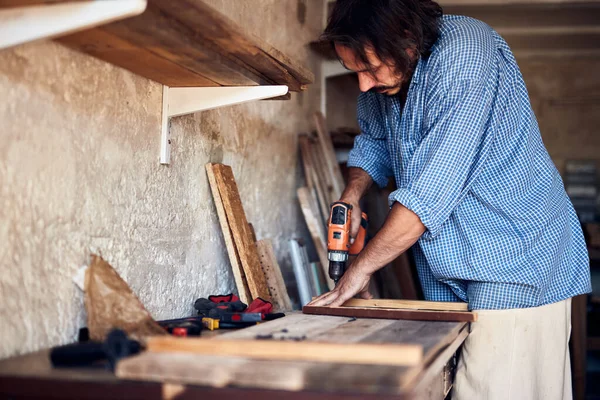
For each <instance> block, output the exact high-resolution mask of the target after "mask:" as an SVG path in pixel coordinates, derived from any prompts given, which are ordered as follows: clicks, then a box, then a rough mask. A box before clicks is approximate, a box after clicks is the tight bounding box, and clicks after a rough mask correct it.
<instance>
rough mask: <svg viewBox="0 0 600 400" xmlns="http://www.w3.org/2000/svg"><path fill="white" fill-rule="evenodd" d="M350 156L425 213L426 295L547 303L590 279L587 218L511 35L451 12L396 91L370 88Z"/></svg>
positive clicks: (422, 268)
mask: <svg viewBox="0 0 600 400" xmlns="http://www.w3.org/2000/svg"><path fill="white" fill-rule="evenodd" d="M358 122H359V125H360V127H361V135H359V136H358V137H357V139H356V141H355V145H354V148H353V150H352V151H351V153H350V159H349V162H348V165H349V166H351V167H358V168H362V169H363V170H365V171H366V172H367V173H369V175H370V176H371V177H372V178H373V180H374V181H375V182H376V183H377V184H379V185H380V186H385V185H387V181H388V177H391V176H393V177H394V178H395V180H396V185H397V187H398V189H397V190H396V191H394V192H392V194H391V195H390V197H389V202H390V205H392V204H393V203H394V202H398V203H401V204H403V205H404V206H405V207H407V208H408V209H410V210H412V211H413V212H414V213H415V214H417V215H418V216H419V218H420V219H421V221H422V223H423V225H425V228H426V231H425V234H424V235H423V236H422V237H421V238H420V239H419V241H418V244H417V245H416V246H414V255H415V260H416V264H417V270H418V273H419V278H420V280H421V284H422V286H423V291H424V293H425V297H426V298H427V299H428V300H436V301H465V302H468V304H469V308H470V309H507V308H525V307H537V306H541V305H545V304H550V303H554V302H557V301H560V300H564V299H567V298H569V297H572V296H575V295H578V294H582V293H588V292H590V291H591V284H590V270H589V258H588V254H587V250H586V246H585V242H584V239H583V234H582V230H581V225H580V224H579V221H578V219H577V216H576V214H575V211H574V209H573V206H572V204H571V202H570V200H569V198H568V196H567V194H566V192H565V189H564V185H563V182H562V179H561V177H560V175H559V173H558V171H557V169H556V167H555V166H554V164H553V162H552V160H551V159H550V156H549V155H548V152H547V150H546V148H545V147H544V144H543V143H542V138H541V135H540V131H539V127H538V124H537V121H536V119H535V115H534V113H533V111H532V109H531V105H530V102H529V97H528V94H527V89H526V88H525V84H524V82H523V78H522V76H521V73H520V71H519V68H518V66H517V63H516V61H515V59H514V57H513V55H512V53H511V51H510V49H509V47H508V45H507V44H506V42H505V41H504V40H503V39H502V38H501V37H500V36H499V35H498V34H497V33H496V32H495V31H493V30H492V29H491V28H490V27H489V26H487V25H486V24H484V23H483V22H480V21H477V20H475V19H472V18H468V17H461V16H444V17H443V20H442V23H441V32H440V37H439V39H438V41H437V42H436V44H435V45H434V46H433V48H432V53H431V55H430V56H429V58H427V59H421V60H420V61H419V62H418V64H417V66H416V69H415V71H414V75H413V77H412V81H411V83H410V87H409V91H408V96H407V99H406V103H405V105H404V109H402V105H401V103H400V100H399V98H398V97H397V96H391V97H390V96H386V95H382V94H378V93H371V92H367V93H363V94H361V95H360V97H359V100H358Z"/></svg>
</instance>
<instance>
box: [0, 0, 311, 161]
mask: <svg viewBox="0 0 600 400" xmlns="http://www.w3.org/2000/svg"><path fill="white" fill-rule="evenodd" d="M126 17H131V18H126ZM123 18H126V19H123ZM100 25H101V26H100ZM89 28H91V29H89ZM73 32H76V33H73ZM61 35H62V36H61ZM43 38H56V39H55V40H57V41H58V42H60V43H62V44H64V45H66V46H68V47H71V48H73V49H75V50H78V51H81V52H83V53H86V54H89V55H91V56H94V57H96V58H99V59H101V60H104V61H106V62H109V63H111V64H114V65H116V66H119V67H122V68H124V69H127V70H129V71H131V72H133V73H135V74H138V75H141V76H143V77H146V78H148V79H151V80H153V81H156V82H158V83H161V84H163V85H164V89H163V100H162V101H163V107H162V110H163V111H162V122H161V128H160V129H161V147H160V162H161V164H169V163H170V146H171V138H170V129H169V121H170V118H172V117H176V116H179V115H184V114H191V113H194V112H199V111H203V110H210V109H213V108H217V107H223V106H228V105H233V104H240V103H244V102H249V101H255V100H263V99H269V98H275V99H289V93H288V90H291V91H295V92H299V91H302V90H304V89H306V87H307V85H308V84H310V83H312V82H313V81H314V75H313V73H312V72H310V71H309V70H308V69H306V68H305V67H303V66H301V65H300V64H299V63H298V62H296V61H294V60H292V59H291V58H289V57H287V56H286V55H284V54H283V53H281V52H280V51H279V50H277V49H275V48H274V47H272V46H271V45H269V44H267V43H265V42H264V41H262V40H261V39H259V38H257V37H256V36H254V35H251V34H249V33H247V32H245V31H244V29H243V28H242V27H240V26H238V25H237V24H235V23H234V22H233V21H231V20H230V19H228V18H227V17H225V16H224V15H222V14H220V13H219V12H217V11H215V10H214V9H212V8H211V7H209V6H208V5H206V4H205V3H204V2H202V1H201V0H175V1H173V0H102V1H92V0H75V1H69V0H0V49H2V48H6V47H11V46H15V45H18V44H22V43H25V42H28V41H32V40H37V39H43Z"/></svg>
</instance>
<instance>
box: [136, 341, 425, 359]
mask: <svg viewBox="0 0 600 400" xmlns="http://www.w3.org/2000/svg"><path fill="white" fill-rule="evenodd" d="M146 351H148V352H150V353H173V352H175V353H180V352H183V353H195V354H202V355H211V356H215V355H218V356H234V357H247V358H255V359H263V360H294V361H312V362H324V363H349V364H365V365H396V366H414V365H418V364H419V363H420V362H421V361H422V360H423V348H422V347H421V346H419V345H414V344H367V343H352V344H337V343H321V342H296V341H293V342H289V341H285V340H214V339H202V338H198V339H197V338H184V339H181V338H176V337H164V338H159V337H157V338H149V339H148V340H147V342H146Z"/></svg>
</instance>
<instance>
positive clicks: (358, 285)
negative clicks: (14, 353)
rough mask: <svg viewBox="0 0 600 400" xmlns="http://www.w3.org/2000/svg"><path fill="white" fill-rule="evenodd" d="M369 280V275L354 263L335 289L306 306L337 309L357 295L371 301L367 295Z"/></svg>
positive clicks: (370, 297) (369, 295)
mask: <svg viewBox="0 0 600 400" xmlns="http://www.w3.org/2000/svg"><path fill="white" fill-rule="evenodd" d="M370 279H371V274H368V273H365V272H364V268H361V267H360V265H359V264H358V263H356V262H354V263H353V264H352V265H351V266H350V267H349V268H348V270H347V271H346V272H345V273H344V275H343V276H342V278H341V279H340V280H339V282H338V284H337V286H336V287H335V289H333V290H332V291H331V292H328V293H325V294H323V295H321V296H319V297H317V298H316V299H314V300H313V301H311V302H310V303H308V305H309V306H331V307H339V306H341V305H342V304H344V303H345V302H346V301H348V300H350V299H351V298H353V297H354V296H355V295H357V294H358V295H359V296H360V297H361V298H363V299H372V298H373V296H372V295H371V293H369V281H370Z"/></svg>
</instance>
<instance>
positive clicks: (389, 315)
mask: <svg viewBox="0 0 600 400" xmlns="http://www.w3.org/2000/svg"><path fill="white" fill-rule="evenodd" d="M302 312H303V313H305V314H315V315H336V316H341V317H342V316H343V317H354V318H384V319H406V320H415V321H454V322H473V321H477V314H476V313H473V312H464V311H429V310H400V309H391V308H366V307H364V308H363V307H315V306H304V307H303V308H302Z"/></svg>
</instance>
